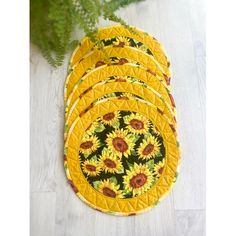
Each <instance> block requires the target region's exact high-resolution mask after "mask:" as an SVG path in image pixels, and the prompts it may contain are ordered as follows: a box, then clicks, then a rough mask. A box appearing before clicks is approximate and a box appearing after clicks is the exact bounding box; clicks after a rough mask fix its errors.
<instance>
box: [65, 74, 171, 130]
mask: <svg viewBox="0 0 236 236" xmlns="http://www.w3.org/2000/svg"><path fill="white" fill-rule="evenodd" d="M88 80H89V79H88ZM117 91H119V92H129V93H132V94H135V95H138V96H140V97H142V98H143V99H144V100H146V101H149V102H150V103H152V104H153V105H155V106H156V107H158V109H159V110H160V111H161V112H163V116H164V117H165V118H166V119H167V120H168V121H169V123H170V124H173V125H175V120H174V114H173V112H172V110H171V108H170V106H168V105H167V103H165V102H164V101H163V99H162V97H161V96H160V95H159V96H158V95H157V94H155V93H154V92H152V91H151V90H150V89H148V88H145V87H143V86H142V85H138V84H135V83H134V84H131V83H126V82H111V83H107V84H105V85H100V86H98V87H95V88H93V89H92V90H90V91H88V92H87V93H86V94H85V95H84V96H83V97H82V98H78V99H77V100H76V101H75V102H74V103H73V106H72V107H71V108H70V110H69V113H68V117H67V120H66V126H68V127H71V125H72V123H73V122H74V120H75V119H76V118H77V117H78V116H79V115H80V113H81V112H82V111H84V110H85V109H86V108H87V107H89V106H90V105H91V103H92V102H93V101H94V100H96V99H97V98H100V97H102V96H104V95H105V94H109V93H113V92H117ZM119 101H122V100H119ZM119 101H117V102H119Z"/></svg>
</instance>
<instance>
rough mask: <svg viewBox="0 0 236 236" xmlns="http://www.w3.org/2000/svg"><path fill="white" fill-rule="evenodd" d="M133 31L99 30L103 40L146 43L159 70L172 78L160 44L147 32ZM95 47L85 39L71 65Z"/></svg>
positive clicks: (118, 28) (135, 29) (136, 29)
mask: <svg viewBox="0 0 236 236" xmlns="http://www.w3.org/2000/svg"><path fill="white" fill-rule="evenodd" d="M133 29H134V31H135V32H136V33H132V32H130V30H128V29H127V28H125V27H123V26H121V25H116V26H110V27H105V28H100V29H99V30H98V38H99V39H100V40H102V39H106V38H111V37H116V36H127V37H131V38H134V39H136V40H138V41H140V42H142V43H144V44H145V45H147V46H148V48H149V49H150V50H151V52H152V53H153V54H154V58H155V59H156V61H157V62H158V64H159V65H158V69H160V70H161V71H162V72H163V73H165V74H166V75H167V76H168V77H170V76H171V74H170V70H169V62H168V60H167V57H166V56H165V53H164V50H163V48H162V46H161V45H160V43H159V42H157V41H156V40H155V39H154V38H153V37H152V36H150V35H149V34H147V33H146V32H143V31H141V30H140V29H138V28H136V27H134V28H133ZM93 46H94V43H93V42H92V41H91V40H90V39H89V38H88V37H85V38H84V39H83V40H82V42H81V43H80V45H79V46H78V47H77V49H76V50H75V51H74V53H73V55H72V58H71V62H70V64H71V65H72V66H73V65H75V64H76V63H77V62H78V61H79V60H80V59H81V58H82V57H84V56H85V55H86V54H87V53H88V52H89V51H90V50H91V49H92V48H93Z"/></svg>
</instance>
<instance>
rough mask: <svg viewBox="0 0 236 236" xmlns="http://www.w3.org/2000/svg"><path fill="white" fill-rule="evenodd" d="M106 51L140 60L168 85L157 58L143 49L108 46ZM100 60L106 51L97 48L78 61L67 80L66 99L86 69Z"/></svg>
mask: <svg viewBox="0 0 236 236" xmlns="http://www.w3.org/2000/svg"><path fill="white" fill-rule="evenodd" d="M104 51H105V53H106V54H107V55H109V57H121V58H126V59H132V60H134V61H137V62H139V63H140V64H141V65H142V67H143V68H146V69H149V70H151V71H153V72H154V73H156V77H157V79H158V80H160V81H162V82H163V83H164V84H165V85H166V81H165V78H164V75H163V73H162V72H161V71H160V70H159V69H158V68H157V62H156V60H155V59H154V58H153V57H151V56H150V55H147V54H145V53H144V52H143V51H140V50H138V49H135V48H131V47H125V48H118V47H115V48H114V47H108V48H104ZM98 61H104V52H103V51H100V50H95V51H93V52H92V53H91V54H89V56H86V57H84V58H83V60H82V61H80V62H79V63H76V64H75V65H74V66H73V68H72V69H73V71H72V73H71V74H70V75H69V76H68V77H67V79H66V82H65V91H64V95H65V101H66V100H67V99H68V97H69V95H70V94H71V92H72V90H73V88H74V86H75V85H76V83H77V82H78V80H79V79H80V78H81V77H82V76H83V74H84V73H85V72H86V70H87V69H88V68H90V67H91V66H94V65H95V63H97V62H98ZM104 66H106V65H104ZM104 66H102V67H104Z"/></svg>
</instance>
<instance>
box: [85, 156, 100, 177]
mask: <svg viewBox="0 0 236 236" xmlns="http://www.w3.org/2000/svg"><path fill="white" fill-rule="evenodd" d="M82 170H83V172H84V173H85V174H87V175H88V176H97V175H99V174H100V172H101V167H100V166H99V165H98V161H95V160H85V161H84V163H83V164H82Z"/></svg>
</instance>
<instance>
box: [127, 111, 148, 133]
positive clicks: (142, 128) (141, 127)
mask: <svg viewBox="0 0 236 236" xmlns="http://www.w3.org/2000/svg"><path fill="white" fill-rule="evenodd" d="M125 123H126V124H127V129H128V130H130V132H132V133H135V134H145V133H147V131H148V129H149V126H150V121H149V120H148V119H147V118H146V117H144V116H142V115H140V114H135V113H132V114H131V115H129V116H128V117H127V118H126V119H125Z"/></svg>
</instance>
